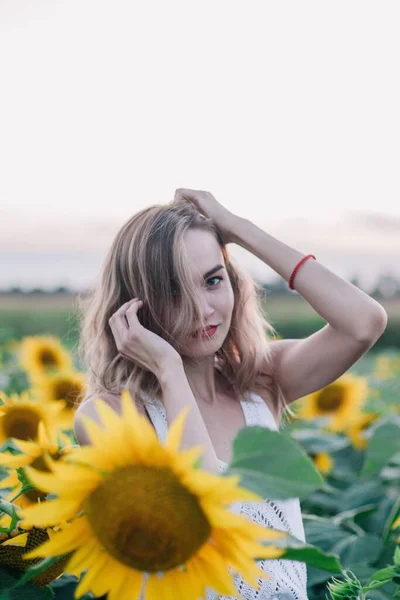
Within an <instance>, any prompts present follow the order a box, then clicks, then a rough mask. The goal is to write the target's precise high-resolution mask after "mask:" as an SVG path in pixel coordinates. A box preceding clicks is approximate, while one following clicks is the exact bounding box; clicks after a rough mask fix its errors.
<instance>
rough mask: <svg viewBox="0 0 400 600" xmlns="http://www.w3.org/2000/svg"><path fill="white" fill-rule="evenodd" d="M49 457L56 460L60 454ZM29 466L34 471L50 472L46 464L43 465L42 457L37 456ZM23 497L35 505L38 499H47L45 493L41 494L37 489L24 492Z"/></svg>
mask: <svg viewBox="0 0 400 600" xmlns="http://www.w3.org/2000/svg"><path fill="white" fill-rule="evenodd" d="M50 456H51V458H52V459H53V460H58V459H59V458H60V453H59V452H56V453H55V454H54V453H51V454H50ZM30 466H31V467H33V468H34V469H37V470H38V471H42V472H45V473H49V472H50V469H49V467H48V466H47V464H46V463H45V461H44V460H43V457H42V456H38V457H37V458H35V460H33V461H32V463H31V464H30ZM24 496H25V497H26V498H28V500H30V501H31V502H33V503H34V504H36V503H37V501H38V499H39V498H40V500H46V499H47V492H42V490H39V489H38V488H33V489H31V490H28V491H27V492H25V493H24Z"/></svg>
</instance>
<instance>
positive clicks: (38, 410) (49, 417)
mask: <svg viewBox="0 0 400 600" xmlns="http://www.w3.org/2000/svg"><path fill="white" fill-rule="evenodd" d="M0 400H1V401H2V402H3V404H2V405H1V411H2V412H3V414H2V415H0V446H2V445H3V444H4V443H5V442H6V441H7V440H8V439H9V438H18V439H19V440H36V439H37V437H38V427H39V423H40V421H43V423H44V425H45V428H46V429H47V431H52V430H54V429H59V426H60V425H61V423H60V420H59V413H60V411H62V409H63V408H64V407H65V402H64V403H62V402H60V403H57V404H47V403H44V402H40V401H38V400H36V399H34V398H32V397H31V395H30V394H29V392H28V390H24V391H23V392H21V394H19V395H18V394H11V395H10V396H7V395H6V394H5V393H4V392H0Z"/></svg>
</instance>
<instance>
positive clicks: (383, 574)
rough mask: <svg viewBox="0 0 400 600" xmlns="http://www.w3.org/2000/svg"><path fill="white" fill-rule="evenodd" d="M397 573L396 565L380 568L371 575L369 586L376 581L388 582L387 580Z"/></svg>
mask: <svg viewBox="0 0 400 600" xmlns="http://www.w3.org/2000/svg"><path fill="white" fill-rule="evenodd" d="M396 573H397V570H396V567H385V568H384V569H380V570H379V571H376V573H374V574H373V575H371V577H370V580H369V581H368V583H367V586H370V585H372V584H374V582H381V583H386V582H387V581H390V580H391V579H392V578H393V577H394V576H395V575H396Z"/></svg>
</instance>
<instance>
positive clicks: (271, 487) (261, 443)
mask: <svg viewBox="0 0 400 600" xmlns="http://www.w3.org/2000/svg"><path fill="white" fill-rule="evenodd" d="M227 474H229V475H232V474H235V475H240V477H241V481H240V485H241V486H242V487H245V488H248V489H250V490H252V491H254V492H256V493H257V494H259V495H260V496H262V497H264V498H269V499H271V500H275V499H276V500H284V499H287V498H293V497H298V498H300V499H301V498H306V497H307V496H309V495H310V494H311V493H312V492H314V491H315V490H316V489H319V488H322V487H323V486H324V478H323V477H322V476H321V474H320V473H319V472H318V471H317V469H316V468H315V466H314V463H313V461H312V460H311V458H310V457H309V456H307V453H306V452H305V451H304V450H303V449H302V448H301V447H300V446H299V444H297V442H295V441H294V440H292V439H291V438H290V437H288V436H287V435H285V434H283V433H279V432H277V431H273V430H270V429H268V428H266V427H259V426H250V427H244V428H243V429H241V430H240V431H239V433H238V435H237V436H236V438H235V440H234V442H233V459H232V462H231V463H230V465H229V467H228V473H227Z"/></svg>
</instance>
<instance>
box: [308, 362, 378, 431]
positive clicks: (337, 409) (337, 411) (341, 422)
mask: <svg viewBox="0 0 400 600" xmlns="http://www.w3.org/2000/svg"><path fill="white" fill-rule="evenodd" d="M368 391H369V390H368V379H367V378H366V377H359V376H355V375H352V374H350V373H347V374H345V375H342V377H339V379H336V380H335V381H334V382H333V383H331V384H329V385H327V386H326V387H324V388H322V389H320V390H318V391H316V392H313V393H312V394H309V395H308V396H305V397H304V398H302V399H301V400H299V401H298V404H297V406H298V410H296V415H297V416H298V417H300V418H301V419H305V420H314V419H318V418H320V417H327V421H328V423H327V425H326V429H328V430H329V431H334V432H338V431H344V430H345V429H347V428H348V426H349V424H350V423H352V422H353V421H354V420H355V419H356V417H357V415H358V414H359V412H360V407H361V406H362V405H363V404H364V403H365V401H366V399H367V395H368Z"/></svg>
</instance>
